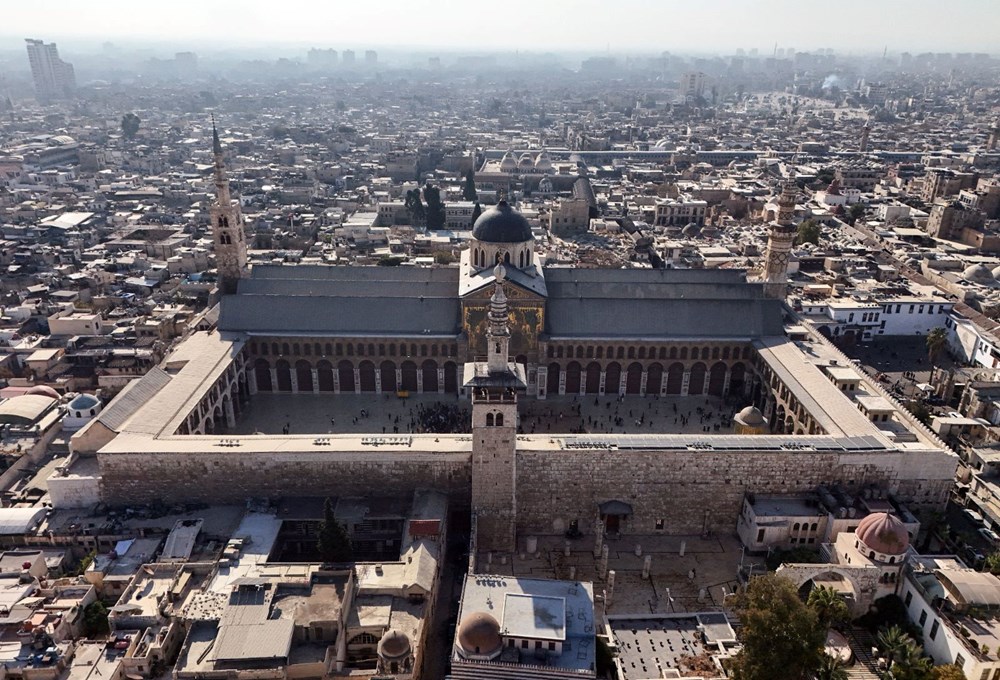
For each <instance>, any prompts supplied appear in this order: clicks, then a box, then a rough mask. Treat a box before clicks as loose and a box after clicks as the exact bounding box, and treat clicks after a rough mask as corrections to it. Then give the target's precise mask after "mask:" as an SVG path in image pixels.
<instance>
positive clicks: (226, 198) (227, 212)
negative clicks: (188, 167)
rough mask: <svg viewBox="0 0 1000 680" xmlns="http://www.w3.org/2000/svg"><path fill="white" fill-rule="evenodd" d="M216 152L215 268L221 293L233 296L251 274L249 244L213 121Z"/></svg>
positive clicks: (213, 237)
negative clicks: (248, 261)
mask: <svg viewBox="0 0 1000 680" xmlns="http://www.w3.org/2000/svg"><path fill="white" fill-rule="evenodd" d="M212 151H213V153H214V155H215V202H214V203H213V204H212V207H211V208H210V210H209V212H210V213H211V216H212V240H213V241H214V243H215V267H216V269H217V270H218V272H219V292H220V293H222V294H223V295H230V294H232V293H235V292H236V285H237V283H239V280H240V279H241V278H243V277H244V276H246V274H247V241H246V235H245V234H244V230H243V212H242V211H241V210H240V205H239V202H236V203H233V199H232V197H231V196H230V195H229V179H228V178H227V177H226V166H225V160H224V159H223V157H222V143H221V142H219V132H218V130H216V129H215V119H214V118H213V119H212Z"/></svg>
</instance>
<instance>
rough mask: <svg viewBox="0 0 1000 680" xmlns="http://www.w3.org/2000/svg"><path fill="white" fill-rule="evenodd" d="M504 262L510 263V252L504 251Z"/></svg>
mask: <svg viewBox="0 0 1000 680" xmlns="http://www.w3.org/2000/svg"><path fill="white" fill-rule="evenodd" d="M503 263H504V264H510V253H504V254H503Z"/></svg>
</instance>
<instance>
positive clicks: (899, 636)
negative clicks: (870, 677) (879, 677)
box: [876, 626, 913, 668]
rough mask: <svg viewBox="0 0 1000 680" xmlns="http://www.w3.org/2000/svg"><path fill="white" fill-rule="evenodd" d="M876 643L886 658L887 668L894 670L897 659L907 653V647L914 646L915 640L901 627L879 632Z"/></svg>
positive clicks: (892, 627)
mask: <svg viewBox="0 0 1000 680" xmlns="http://www.w3.org/2000/svg"><path fill="white" fill-rule="evenodd" d="M876 642H877V643H878V648H879V649H880V650H882V653H883V654H885V656H886V663H885V666H886V668H892V666H893V664H894V663H895V662H896V659H898V658H899V657H900V656H901V655H902V654H904V653H905V650H906V647H907V645H911V644H913V639H912V638H911V637H910V636H909V635H908V634H907V632H906V631H905V630H903V629H902V628H900V627H899V626H889V627H888V628H883V629H882V630H881V631H879V634H878V637H877V638H876Z"/></svg>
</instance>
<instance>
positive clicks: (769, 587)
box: [731, 574, 826, 680]
mask: <svg viewBox="0 0 1000 680" xmlns="http://www.w3.org/2000/svg"><path fill="white" fill-rule="evenodd" d="M735 607H736V612H737V614H738V615H739V618H740V621H742V622H743V629H742V632H741V635H740V637H741V640H742V642H743V649H741V650H740V652H739V653H738V654H737V655H736V656H735V657H734V658H733V662H732V666H731V671H732V677H733V678H735V679H736V680H801V679H802V678H805V677H809V676H810V675H811V674H813V673H815V672H816V671H817V669H819V667H820V662H821V660H822V656H823V646H824V644H825V642H826V629H825V628H824V627H823V626H822V625H821V624H820V622H819V619H818V618H817V616H816V612H815V611H813V610H812V609H811V608H810V607H807V606H806V605H805V603H804V602H802V600H801V599H800V598H799V594H798V590H797V588H796V587H795V585H794V584H793V583H792V582H791V581H789V580H788V579H787V578H785V577H783V576H780V575H778V574H767V575H766V576H758V577H757V578H755V579H753V580H751V581H750V583H749V585H748V586H747V588H746V590H745V591H743V592H741V593H740V594H739V595H737V597H736V603H735Z"/></svg>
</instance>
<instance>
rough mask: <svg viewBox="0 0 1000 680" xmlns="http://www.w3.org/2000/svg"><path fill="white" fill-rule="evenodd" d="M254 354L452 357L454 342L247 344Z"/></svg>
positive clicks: (455, 354) (456, 351) (456, 345)
mask: <svg viewBox="0 0 1000 680" xmlns="http://www.w3.org/2000/svg"><path fill="white" fill-rule="evenodd" d="M250 353H251V354H253V355H255V356H264V357H266V356H274V357H288V356H291V357H303V356H304V357H311V356H316V357H333V356H345V355H346V356H362V357H363V356H371V357H374V356H390V357H394V356H400V357H428V356H429V357H436V356H442V357H454V356H458V344H457V343H453V342H452V343H447V342H446V343H416V342H410V343H407V342H367V343H366V342H357V343H355V342H301V343H300V342H257V341H253V342H251V343H250Z"/></svg>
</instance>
